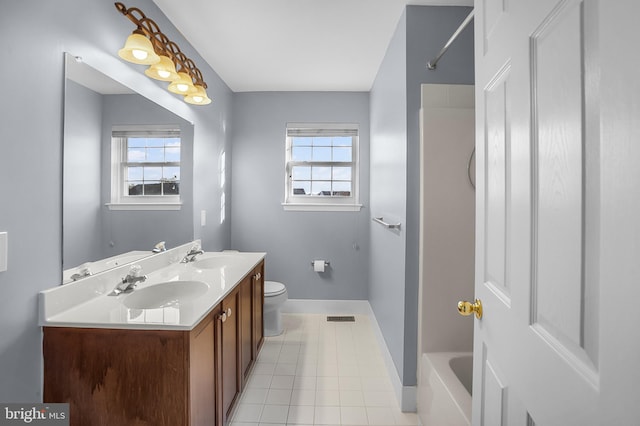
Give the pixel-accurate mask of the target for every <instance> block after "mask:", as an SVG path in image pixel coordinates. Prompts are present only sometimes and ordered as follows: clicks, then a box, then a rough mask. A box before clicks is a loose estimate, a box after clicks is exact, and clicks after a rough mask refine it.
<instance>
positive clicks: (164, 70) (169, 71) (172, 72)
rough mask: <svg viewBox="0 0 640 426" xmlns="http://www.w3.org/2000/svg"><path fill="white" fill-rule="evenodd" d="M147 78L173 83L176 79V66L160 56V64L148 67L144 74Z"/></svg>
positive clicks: (167, 58) (166, 57)
mask: <svg viewBox="0 0 640 426" xmlns="http://www.w3.org/2000/svg"><path fill="white" fill-rule="evenodd" d="M144 73H145V74H146V75H147V77H151V78H153V79H156V80H160V81H174V80H177V79H178V73H177V72H176V66H175V65H174V64H173V61H172V60H171V59H169V57H168V56H164V55H161V56H160V62H158V63H157V64H153V65H151V66H149V68H147V69H146V70H145V72H144Z"/></svg>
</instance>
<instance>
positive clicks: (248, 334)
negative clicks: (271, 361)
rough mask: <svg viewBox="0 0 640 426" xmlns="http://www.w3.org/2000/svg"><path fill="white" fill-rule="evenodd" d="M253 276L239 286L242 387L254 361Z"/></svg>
mask: <svg viewBox="0 0 640 426" xmlns="http://www.w3.org/2000/svg"><path fill="white" fill-rule="evenodd" d="M252 284H253V275H250V276H248V277H246V278H245V279H244V280H242V283H241V284H240V353H241V354H242V359H241V363H240V367H241V368H240V371H241V372H242V386H243V387H244V385H245V383H246V381H247V378H248V376H249V371H251V365H252V364H253V360H254V353H253V322H252V317H253V314H252V309H253V306H252V304H253V294H252V291H251V290H252Z"/></svg>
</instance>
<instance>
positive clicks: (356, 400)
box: [340, 390, 364, 407]
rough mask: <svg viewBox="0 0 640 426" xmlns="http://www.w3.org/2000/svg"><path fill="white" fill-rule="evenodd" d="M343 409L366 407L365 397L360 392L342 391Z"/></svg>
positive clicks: (341, 403)
mask: <svg viewBox="0 0 640 426" xmlns="http://www.w3.org/2000/svg"><path fill="white" fill-rule="evenodd" d="M340 406H341V407H364V395H363V394H362V391H359V390H341V391H340Z"/></svg>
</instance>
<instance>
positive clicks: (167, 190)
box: [162, 182, 180, 195]
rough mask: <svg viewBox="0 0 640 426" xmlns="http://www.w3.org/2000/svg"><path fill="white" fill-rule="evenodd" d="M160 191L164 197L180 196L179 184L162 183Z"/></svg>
mask: <svg viewBox="0 0 640 426" xmlns="http://www.w3.org/2000/svg"><path fill="white" fill-rule="evenodd" d="M162 190H163V191H164V195H178V194H180V183H179V182H164V183H163V184H162Z"/></svg>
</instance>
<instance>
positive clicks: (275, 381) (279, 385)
mask: <svg viewBox="0 0 640 426" xmlns="http://www.w3.org/2000/svg"><path fill="white" fill-rule="evenodd" d="M294 379H295V376H273V378H272V379H271V386H270V387H271V389H293V380H294Z"/></svg>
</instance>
